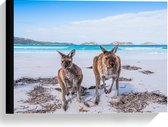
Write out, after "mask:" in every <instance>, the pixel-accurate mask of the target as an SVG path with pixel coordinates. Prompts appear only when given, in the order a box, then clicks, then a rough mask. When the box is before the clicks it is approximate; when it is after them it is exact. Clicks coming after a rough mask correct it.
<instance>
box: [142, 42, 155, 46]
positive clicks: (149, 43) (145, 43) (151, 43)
mask: <svg viewBox="0 0 168 127" xmlns="http://www.w3.org/2000/svg"><path fill="white" fill-rule="evenodd" d="M142 45H158V44H157V43H154V42H144V43H142Z"/></svg>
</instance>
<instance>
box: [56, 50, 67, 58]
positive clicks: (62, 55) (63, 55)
mask: <svg viewBox="0 0 168 127" xmlns="http://www.w3.org/2000/svg"><path fill="white" fill-rule="evenodd" d="M57 52H58V53H59V54H60V55H61V57H65V56H66V55H65V54H63V53H62V52H60V51H57Z"/></svg>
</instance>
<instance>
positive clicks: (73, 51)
mask: <svg viewBox="0 0 168 127" xmlns="http://www.w3.org/2000/svg"><path fill="white" fill-rule="evenodd" d="M74 55H75V49H73V50H72V51H71V52H70V53H69V54H68V56H69V57H73V56H74Z"/></svg>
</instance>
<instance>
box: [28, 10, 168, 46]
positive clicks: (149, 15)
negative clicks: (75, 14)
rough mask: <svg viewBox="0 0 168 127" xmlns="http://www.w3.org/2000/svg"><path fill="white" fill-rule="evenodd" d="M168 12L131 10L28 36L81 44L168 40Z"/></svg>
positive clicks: (32, 32)
mask: <svg viewBox="0 0 168 127" xmlns="http://www.w3.org/2000/svg"><path fill="white" fill-rule="evenodd" d="M166 20H167V11H166V10H156V11H146V12H139V13H127V14H121V15H115V16H109V17H105V18H102V19H95V20H84V21H75V22H72V23H69V24H65V25H62V26H56V27H54V26H53V27H52V28H38V29H34V30H33V29H32V30H31V32H30V33H29V34H27V35H29V37H31V38H33V39H37V40H49V41H60V42H75V43H81V42H86V41H96V42H98V43H100V44H101V43H110V42H113V41H131V42H134V43H143V42H146V41H150V42H156V43H166V42H167V33H166V32H167V26H166V25H167V21H166Z"/></svg>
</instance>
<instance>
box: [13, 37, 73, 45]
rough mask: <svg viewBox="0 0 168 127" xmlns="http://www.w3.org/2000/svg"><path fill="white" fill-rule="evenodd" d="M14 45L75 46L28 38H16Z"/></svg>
mask: <svg viewBox="0 0 168 127" xmlns="http://www.w3.org/2000/svg"><path fill="white" fill-rule="evenodd" d="M14 44H58V45H74V44H73V43H65V42H64V43H61V42H45V41H35V40H32V39H28V38H21V37H14Z"/></svg>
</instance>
